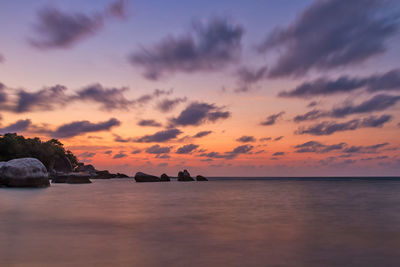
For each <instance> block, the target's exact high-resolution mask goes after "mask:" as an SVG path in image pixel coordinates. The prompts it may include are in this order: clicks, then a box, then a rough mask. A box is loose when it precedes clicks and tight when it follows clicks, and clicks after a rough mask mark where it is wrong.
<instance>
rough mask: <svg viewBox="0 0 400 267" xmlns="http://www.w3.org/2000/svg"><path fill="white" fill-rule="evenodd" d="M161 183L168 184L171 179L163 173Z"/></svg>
mask: <svg viewBox="0 0 400 267" xmlns="http://www.w3.org/2000/svg"><path fill="white" fill-rule="evenodd" d="M160 180H161V182H169V181H171V179H170V178H169V176H168V175H166V174H165V173H163V174H161V179H160Z"/></svg>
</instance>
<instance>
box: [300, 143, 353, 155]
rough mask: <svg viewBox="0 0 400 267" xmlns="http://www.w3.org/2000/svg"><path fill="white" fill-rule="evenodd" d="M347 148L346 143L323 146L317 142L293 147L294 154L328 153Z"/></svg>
mask: <svg viewBox="0 0 400 267" xmlns="http://www.w3.org/2000/svg"><path fill="white" fill-rule="evenodd" d="M346 146H347V144H346V143H338V144H334V145H325V144H322V143H320V142H317V141H309V142H306V143H303V144H300V145H297V146H295V148H296V151H295V152H296V153H329V152H331V151H334V150H339V151H341V150H343V149H344V148H345V147H346Z"/></svg>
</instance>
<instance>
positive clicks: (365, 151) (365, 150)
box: [343, 143, 389, 154]
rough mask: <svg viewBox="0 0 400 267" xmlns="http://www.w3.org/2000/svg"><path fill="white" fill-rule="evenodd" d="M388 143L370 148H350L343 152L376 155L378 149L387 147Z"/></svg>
mask: <svg viewBox="0 0 400 267" xmlns="http://www.w3.org/2000/svg"><path fill="white" fill-rule="evenodd" d="M388 145H389V143H381V144H376V145H371V146H351V147H348V148H346V149H344V150H343V152H344V153H352V154H353V153H361V154H373V153H377V152H378V151H379V149H381V148H384V147H387V146H388Z"/></svg>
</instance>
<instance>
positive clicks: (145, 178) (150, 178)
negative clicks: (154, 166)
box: [135, 172, 161, 183]
mask: <svg viewBox="0 0 400 267" xmlns="http://www.w3.org/2000/svg"><path fill="white" fill-rule="evenodd" d="M135 181H136V182H138V183H145V182H161V179H160V178H158V177H157V176H154V175H150V174H146V173H143V172H137V173H136V174H135Z"/></svg>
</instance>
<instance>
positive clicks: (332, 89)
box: [279, 69, 400, 98]
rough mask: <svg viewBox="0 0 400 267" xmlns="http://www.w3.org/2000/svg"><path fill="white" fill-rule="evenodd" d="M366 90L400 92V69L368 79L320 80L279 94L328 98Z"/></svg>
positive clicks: (347, 77)
mask: <svg viewBox="0 0 400 267" xmlns="http://www.w3.org/2000/svg"><path fill="white" fill-rule="evenodd" d="M362 88H365V89H366V90H367V91H369V92H377V91H399V90H400V69H394V70H391V71H388V72H386V73H383V74H375V75H371V76H368V77H363V78H359V77H353V78H351V77H349V76H341V77H339V78H337V79H336V80H331V79H328V78H319V79H317V80H315V81H311V82H305V83H303V84H301V85H299V86H297V87H296V88H295V89H293V90H291V91H284V92H281V93H279V96H281V97H302V98H308V97H313V96H327V95H333V94H338V93H348V92H352V91H355V90H358V89H362Z"/></svg>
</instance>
